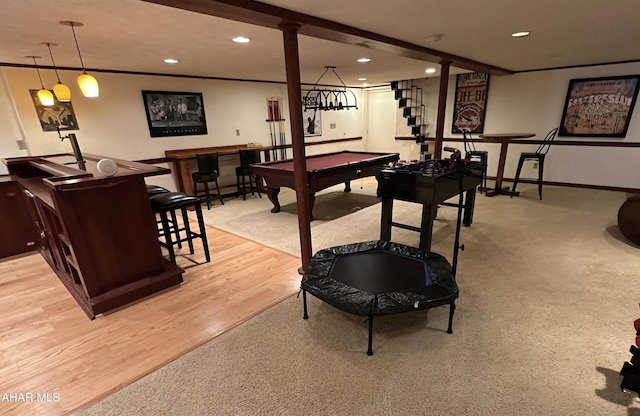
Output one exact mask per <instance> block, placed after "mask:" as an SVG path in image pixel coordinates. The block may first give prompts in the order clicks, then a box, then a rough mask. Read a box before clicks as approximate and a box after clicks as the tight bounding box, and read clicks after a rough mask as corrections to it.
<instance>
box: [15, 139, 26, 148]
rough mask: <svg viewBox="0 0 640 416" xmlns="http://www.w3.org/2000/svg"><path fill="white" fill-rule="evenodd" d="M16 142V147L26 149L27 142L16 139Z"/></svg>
mask: <svg viewBox="0 0 640 416" xmlns="http://www.w3.org/2000/svg"><path fill="white" fill-rule="evenodd" d="M16 143H18V149H20V150H27V144H26V143H25V142H24V140H16Z"/></svg>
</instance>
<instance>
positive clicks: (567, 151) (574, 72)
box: [396, 63, 640, 189]
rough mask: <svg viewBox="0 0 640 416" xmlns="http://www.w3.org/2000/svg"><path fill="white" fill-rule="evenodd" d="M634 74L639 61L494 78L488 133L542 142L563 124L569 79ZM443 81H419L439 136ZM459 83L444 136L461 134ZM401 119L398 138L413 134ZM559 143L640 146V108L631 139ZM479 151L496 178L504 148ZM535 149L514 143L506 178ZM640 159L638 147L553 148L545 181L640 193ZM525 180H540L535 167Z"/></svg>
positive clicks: (452, 86) (489, 146) (484, 146)
mask: <svg viewBox="0 0 640 416" xmlns="http://www.w3.org/2000/svg"><path fill="white" fill-rule="evenodd" d="M634 74H640V63H631V64H619V65H603V66H594V67H587V68H573V69H561V70H553V71H540V72H530V73H522V74H514V75H504V76H492V77H491V81H490V84H489V94H488V99H487V112H486V118H485V128H484V132H485V133H512V132H531V133H535V134H536V137H534V139H540V140H542V139H543V138H544V137H545V135H546V134H547V132H549V130H551V129H553V128H554V127H558V126H559V125H560V119H561V118H562V109H563V106H564V101H565V97H566V94H567V88H568V86H569V80H571V79H576V78H591V77H601V76H616V75H634ZM439 82H440V80H439V78H431V79H424V80H416V83H417V84H418V85H420V86H422V88H423V89H424V94H425V97H424V101H425V103H426V105H427V120H428V123H429V125H428V127H427V131H429V132H430V136H431V137H433V136H434V133H435V123H436V110H437V105H438V85H439ZM455 82H456V77H455V75H454V76H451V77H450V78H449V89H448V97H447V110H446V115H445V129H444V136H445V137H461V135H458V134H452V133H451V123H452V114H453V105H454V100H455ZM396 108H397V107H396ZM396 119H397V120H398V124H397V126H398V127H397V129H396V134H397V135H398V136H408V135H410V130H409V129H408V128H407V127H405V124H403V123H404V119H403V118H402V114H401V111H400V110H397V112H396ZM556 140H571V141H575V140H581V141H582V140H584V141H589V140H593V141H606V140H610V141H612V142H640V105H636V107H635V109H634V114H633V116H632V117H631V122H630V124H629V130H628V132H627V136H626V137H625V138H623V139H611V138H604V137H597V138H588V137H559V138H557V139H556ZM446 145H451V146H453V147H458V148H460V149H461V150H462V144H461V143H455V142H450V143H446V144H445V146H446ZM476 147H477V148H478V150H487V151H489V152H490V153H489V175H495V173H496V169H497V165H498V156H499V151H500V145H499V144H495V143H481V144H479V145H476ZM536 147H537V146H535V145H519V144H517V143H512V144H510V145H509V150H508V154H507V163H506V167H505V177H511V178H512V177H513V176H514V175H515V170H516V167H517V164H518V157H519V155H520V153H521V152H523V151H534V150H535V149H536ZM416 154H417V153H416ZM639 159H640V149H638V148H603V147H587V146H552V147H551V150H550V151H549V153H548V155H547V161H546V163H545V171H544V179H545V180H547V181H555V182H566V183H574V184H587V185H603V186H615V187H625V188H636V189H640V163H639V162H638V160H639ZM521 177H523V178H526V177H530V178H535V177H537V171H534V170H533V164H532V163H527V164H525V168H524V169H523V171H522V175H521Z"/></svg>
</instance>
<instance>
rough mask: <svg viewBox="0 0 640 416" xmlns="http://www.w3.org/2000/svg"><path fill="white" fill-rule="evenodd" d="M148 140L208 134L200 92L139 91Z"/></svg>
mask: <svg viewBox="0 0 640 416" xmlns="http://www.w3.org/2000/svg"><path fill="white" fill-rule="evenodd" d="M142 99H143V101H144V108H145V112H146V114H147V123H148V124H149V134H151V137H165V136H192V135H197V134H207V120H206V119H205V113H204V101H203V100H202V94H201V93H199V92H172V91H142Z"/></svg>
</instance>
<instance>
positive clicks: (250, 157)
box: [236, 149, 262, 200]
mask: <svg viewBox="0 0 640 416" xmlns="http://www.w3.org/2000/svg"><path fill="white" fill-rule="evenodd" d="M238 153H239V154H240V166H237V167H236V188H237V190H238V195H240V194H242V199H244V200H246V199H247V191H250V192H251V195H253V194H254V191H257V192H258V196H259V197H260V198H262V195H261V194H260V185H259V184H258V181H259V180H260V179H259V178H258V177H257V176H255V175H254V174H253V172H252V171H251V165H252V164H254V163H260V162H261V160H260V150H259V149H240V151H239V152H238ZM247 177H248V178H249V187H247V182H246V178H247Z"/></svg>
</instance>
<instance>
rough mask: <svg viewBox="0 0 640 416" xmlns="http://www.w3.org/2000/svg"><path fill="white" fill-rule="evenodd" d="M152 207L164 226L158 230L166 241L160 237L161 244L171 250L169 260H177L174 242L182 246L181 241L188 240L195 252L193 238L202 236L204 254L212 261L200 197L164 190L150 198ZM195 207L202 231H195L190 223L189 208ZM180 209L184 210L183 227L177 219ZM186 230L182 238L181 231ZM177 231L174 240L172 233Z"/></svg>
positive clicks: (208, 260) (190, 248)
mask: <svg viewBox="0 0 640 416" xmlns="http://www.w3.org/2000/svg"><path fill="white" fill-rule="evenodd" d="M149 202H150V203H151V208H152V209H153V212H154V213H156V214H159V215H160V223H161V225H162V228H161V229H160V230H159V231H158V237H164V241H162V239H160V244H161V245H162V246H163V247H165V248H166V249H167V250H169V260H170V261H171V262H172V263H175V262H176V255H175V251H174V249H173V246H174V244H175V245H178V247H181V246H182V245H181V243H182V242H184V241H186V242H187V244H188V245H189V251H190V252H191V254H194V250H193V239H194V238H200V239H201V240H202V246H203V248H204V255H205V258H206V259H207V263H208V262H210V261H211V255H210V254H209V244H208V242H207V233H206V230H205V228H204V219H203V218H202V207H201V206H200V199H199V198H197V197H195V196H191V195H187V194H185V193H182V192H162V193H159V194H157V195H154V196H152V197H150V198H149ZM189 207H194V208H195V211H196V216H197V218H198V226H199V228H200V232H199V233H197V232H195V231H193V230H192V229H191V227H190V225H189V217H188V216H187V208H189ZM177 210H180V211H181V212H182V222H183V224H182V227H180V226H179V225H178V223H177V222H176V221H175V212H176V211H177ZM167 213H170V214H171V216H172V218H173V220H171V222H170V220H169V218H168V217H167ZM182 231H184V232H185V234H186V236H185V237H184V238H182V236H181V234H180V233H181V232H182ZM173 233H175V235H176V240H175V241H173V239H172V237H171V235H172V234H173Z"/></svg>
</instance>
